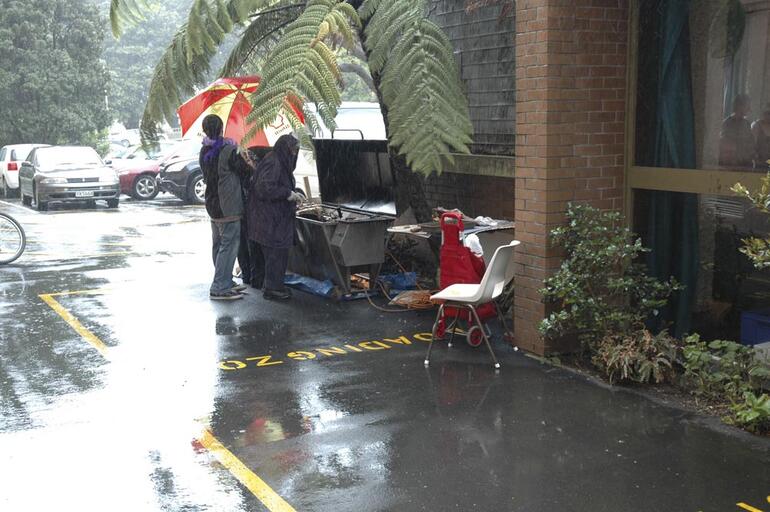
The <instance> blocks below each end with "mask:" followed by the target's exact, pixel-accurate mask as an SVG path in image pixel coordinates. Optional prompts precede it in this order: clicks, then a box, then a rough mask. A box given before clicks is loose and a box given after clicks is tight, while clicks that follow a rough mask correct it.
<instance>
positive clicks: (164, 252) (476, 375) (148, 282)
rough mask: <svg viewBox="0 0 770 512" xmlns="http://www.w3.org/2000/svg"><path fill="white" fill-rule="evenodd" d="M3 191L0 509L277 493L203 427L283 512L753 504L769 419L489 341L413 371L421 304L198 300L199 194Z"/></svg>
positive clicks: (182, 507) (769, 454) (237, 499)
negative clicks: (763, 425) (78, 199)
mask: <svg viewBox="0 0 770 512" xmlns="http://www.w3.org/2000/svg"><path fill="white" fill-rule="evenodd" d="M0 210H3V211H8V212H9V213H11V214H12V215H14V216H15V217H17V218H18V219H19V220H20V221H21V222H22V223H23V225H24V227H25V229H26V230H27V233H28V237H29V245H28V252H27V253H26V254H25V255H24V256H22V258H21V259H20V260H19V261H18V262H17V263H16V264H15V265H14V266H11V267H7V268H0V301H1V302H2V306H3V307H2V317H1V320H0V399H1V401H0V453H2V466H1V467H2V468H3V471H2V473H3V478H2V486H0V510H9V511H17V510H18V511H22V510H78V511H90V510H94V511H96V510H98V511H103V510H127V511H128V510H131V511H144V510H148V511H156V510H158V511H203V510H211V511H251V510H255V511H262V510H291V508H288V509H287V508H282V505H280V504H279V505H275V504H273V505H270V504H269V502H268V505H265V503H264V501H265V500H264V499H263V500H262V501H261V500H260V499H258V497H257V496H255V494H254V492H253V486H249V485H248V484H244V483H241V482H239V480H238V478H242V477H243V474H244V473H240V476H239V473H238V470H237V467H236V468H235V469H234V466H237V464H235V465H234V464H233V463H232V460H231V461H230V463H228V462H227V459H226V457H225V458H224V459H223V458H222V457H218V456H217V452H216V450H213V449H212V448H211V444H212V443H211V437H213V438H215V439H216V440H217V441H218V442H220V443H221V444H222V446H223V448H224V449H226V450H227V451H228V452H229V453H231V454H232V455H233V456H234V458H235V459H236V460H237V461H239V462H240V463H242V465H243V467H244V469H245V471H246V472H248V473H250V474H253V475H255V476H256V477H258V478H259V479H261V480H260V481H261V482H262V484H264V486H266V487H267V488H268V489H270V490H272V491H273V492H274V493H276V494H277V495H279V496H281V497H282V498H283V499H284V500H285V501H286V503H288V504H289V505H287V506H290V507H293V509H295V510H298V511H304V510H307V511H335V512H336V511H391V510H398V511H411V510H415V511H416V510H428V511H434V510H435V511H438V510H441V511H443V510H463V511H464V510H482V511H498V510H500V511H503V510H510V511H545V510H574V511H603V510H607V511H610V510H612V511H616V510H629V511H630V510H661V511H667V510H671V511H679V510H682V511H685V510H691V511H693V512H695V511H698V510H701V511H704V512H705V511H724V510H741V509H740V508H739V507H738V506H737V503H739V502H745V503H747V504H752V505H753V506H754V507H755V508H756V509H758V510H765V511H766V512H767V511H770V502H768V501H767V496H768V494H770V444H769V443H768V441H767V440H766V439H758V438H752V437H751V436H749V435H746V434H742V433H739V432H737V431H734V430H733V429H730V428H728V427H720V426H718V423H717V422H714V421H710V420H704V419H702V418H699V417H697V416H693V415H691V414H689V413H685V412H682V411H679V410H676V409H671V408H668V407H664V406H661V405H658V404H656V403H653V402H651V401H649V400H647V399H645V398H643V397H640V396H638V395H635V394H632V393H629V392H627V391H624V390H619V389H612V388H609V387H607V386H603V385H599V384H596V383H594V382H592V381H590V380H588V379H586V378H584V377H581V376H578V375H575V374H573V373H570V372H567V371H564V370H559V369H555V368H551V367H548V366H544V365H541V364H539V363H538V362H536V361H534V360H532V359H529V358H527V357H525V356H523V355H522V354H520V353H514V352H513V351H512V350H510V349H509V348H508V347H506V346H504V345H503V344H502V343H499V344H498V346H497V351H498V355H499V356H500V357H501V360H502V362H503V370H502V371H501V372H500V373H497V374H496V373H494V372H493V371H492V370H491V369H490V367H489V366H490V365H489V364H488V355H486V354H485V353H484V352H483V351H481V350H476V349H471V348H470V347H467V346H462V345H456V346H455V347H454V348H452V349H451V350H447V349H446V348H445V347H443V346H440V347H439V349H438V351H437V352H436V354H435V357H434V359H433V361H432V366H431V368H430V369H425V368H424V367H423V366H422V359H423V356H424V350H425V348H426V346H427V339H428V338H427V336H428V335H427V334H426V333H428V332H429V331H430V326H431V320H432V319H431V315H430V313H414V312H410V313H407V314H385V313H382V312H379V311H376V310H374V309H373V308H371V307H370V306H369V305H368V304H367V303H366V302H365V301H363V302H361V301H359V302H351V303H341V304H337V303H332V302H328V301H324V300H321V299H318V298H316V297H311V296H307V295H304V294H301V293H295V299H294V300H293V301H291V302H289V303H274V302H266V301H264V300H263V299H262V297H261V295H259V294H257V293H253V292H252V293H250V295H249V296H248V297H247V298H246V299H245V300H243V301H239V302H238V303H232V304H221V303H211V302H210V301H209V299H208V296H207V290H208V281H209V279H210V277H211V276H210V274H211V271H212V269H211V262H210V252H209V248H208V244H209V243H210V242H209V240H210V235H209V226H208V222H207V218H206V215H205V210H203V209H202V208H200V207H191V206H185V205H183V204H181V203H180V202H178V201H175V200H169V199H159V200H155V201H151V202H148V203H137V202H132V201H126V202H124V203H122V204H121V206H120V209H119V210H117V211H113V210H107V209H106V208H104V207H100V208H98V209H97V210H91V211H89V210H81V209H79V208H78V207H68V208H66V209H53V210H52V211H50V212H46V213H44V214H38V213H36V212H33V211H31V210H28V209H26V208H22V207H20V206H18V203H12V204H10V205H9V204H8V203H5V202H0ZM41 295H43V296H46V295H49V296H51V297H52V298H53V299H54V300H55V302H56V303H57V304H59V305H60V307H61V311H56V310H54V308H52V307H51V306H50V305H49V304H46V302H44V301H43V300H42V299H41V297H40V296H41ZM67 314H69V315H71V317H72V319H74V321H75V322H77V324H79V325H80V326H81V327H82V330H83V332H88V333H91V335H92V336H94V338H95V339H97V340H98V341H100V342H102V343H103V344H104V350H103V351H102V352H100V351H98V350H96V349H95V348H94V346H93V345H92V344H89V343H88V342H87V340H85V339H84V336H83V332H78V331H77V330H76V329H75V328H73V325H72V323H70V324H68V323H67V321H66V319H65V316H66V315H67ZM62 315H65V316H62ZM207 432H208V433H209V434H206V433H207ZM207 435H210V436H211V437H207ZM219 454H220V455H221V451H220V452H219ZM223 460H224V461H225V462H223ZM255 485H256V484H255Z"/></svg>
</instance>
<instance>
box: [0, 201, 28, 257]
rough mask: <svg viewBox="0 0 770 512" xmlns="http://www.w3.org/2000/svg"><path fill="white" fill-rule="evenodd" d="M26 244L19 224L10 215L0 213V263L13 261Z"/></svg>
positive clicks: (25, 238)
mask: <svg viewBox="0 0 770 512" xmlns="http://www.w3.org/2000/svg"><path fill="white" fill-rule="evenodd" d="M26 245H27V236H26V235H25V234H24V229H22V227H21V224H19V223H18V222H16V219H14V218H13V217H11V216H10V215H6V214H4V213H0V265H5V264H7V263H11V262H12V261H15V260H16V259H17V258H18V257H19V256H21V253H23V252H24V247H26Z"/></svg>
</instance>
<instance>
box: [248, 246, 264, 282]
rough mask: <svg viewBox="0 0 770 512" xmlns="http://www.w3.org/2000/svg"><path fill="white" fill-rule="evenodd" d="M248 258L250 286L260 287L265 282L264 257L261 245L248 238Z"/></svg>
mask: <svg viewBox="0 0 770 512" xmlns="http://www.w3.org/2000/svg"><path fill="white" fill-rule="evenodd" d="M249 259H250V261H251V287H252V288H257V289H261V288H262V286H263V285H264V284H265V257H264V255H263V254H262V247H261V246H260V245H259V244H258V243H257V242H255V241H253V240H249Z"/></svg>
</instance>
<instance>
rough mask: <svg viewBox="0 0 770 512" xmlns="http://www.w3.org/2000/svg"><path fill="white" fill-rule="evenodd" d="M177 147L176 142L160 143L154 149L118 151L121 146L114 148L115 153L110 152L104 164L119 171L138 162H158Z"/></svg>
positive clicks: (125, 149) (130, 147) (128, 148)
mask: <svg viewBox="0 0 770 512" xmlns="http://www.w3.org/2000/svg"><path fill="white" fill-rule="evenodd" d="M177 145H178V141H166V140H164V141H161V142H159V143H158V144H157V145H155V146H154V147H147V148H144V147H142V146H141V145H137V146H129V147H127V148H123V151H121V150H120V148H122V146H116V148H117V149H116V150H115V151H110V152H109V153H107V155H106V156H105V157H104V163H105V164H107V165H109V166H110V167H112V168H113V169H117V170H120V169H122V168H123V167H126V166H130V165H136V164H137V163H138V162H146V161H148V160H160V159H162V158H163V157H165V156H166V155H168V154H169V153H170V152H171V151H173V149H174V148H175V147H176V146H177Z"/></svg>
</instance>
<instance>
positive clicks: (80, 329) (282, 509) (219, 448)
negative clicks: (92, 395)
mask: <svg viewBox="0 0 770 512" xmlns="http://www.w3.org/2000/svg"><path fill="white" fill-rule="evenodd" d="M107 291H111V289H110V288H101V289H96V290H78V291H68V292H58V293H44V294H41V295H38V297H40V299H42V300H43V302H45V303H46V304H48V306H50V307H51V309H53V310H54V311H56V313H57V314H58V315H59V316H60V317H62V319H63V320H64V321H65V322H67V323H68V324H69V325H70V327H72V328H73V329H75V332H77V333H78V334H79V335H80V336H81V337H82V338H83V339H84V340H86V341H87V342H88V343H89V344H90V345H91V346H93V347H94V348H95V349H96V350H98V351H99V353H100V354H101V355H102V356H103V357H104V358H105V359H109V358H108V354H109V347H108V346H107V345H105V344H104V342H103V341H102V340H100V339H99V337H98V336H96V335H95V334H94V333H92V332H91V331H89V330H88V328H86V326H84V325H83V324H82V323H80V321H79V320H78V319H77V318H75V316H74V315H73V314H72V313H70V312H69V311H67V310H66V309H65V308H64V306H62V305H61V304H59V302H58V301H57V300H56V299H54V297H60V296H66V295H99V294H102V293H105V292H107ZM198 441H200V443H201V444H202V445H203V446H204V447H205V448H206V449H207V450H208V451H209V452H211V454H212V455H214V456H215V457H216V459H217V460H218V461H219V462H220V463H221V464H222V465H223V466H225V467H226V468H227V470H228V471H230V473H231V474H232V475H233V476H234V477H235V478H236V479H237V480H238V481H239V482H241V483H242V484H243V485H245V486H246V488H248V489H249V490H250V491H251V492H252V493H254V496H256V497H257V499H259V501H261V502H262V503H263V504H264V505H265V506H266V507H267V508H268V510H270V512H296V511H295V510H294V508H292V506H291V505H289V504H288V503H286V501H284V499H283V498H281V497H280V496H279V495H278V494H276V492H275V491H273V490H272V489H271V488H270V486H268V485H267V484H266V483H265V482H264V481H263V480H262V479H261V478H259V477H258V476H257V475H255V474H254V473H253V472H252V471H251V470H250V469H249V468H247V467H246V466H245V465H244V464H243V463H242V462H241V461H240V460H239V459H238V457H236V456H235V455H233V454H232V452H230V451H229V450H228V449H227V448H225V447H224V446H223V445H222V443H220V442H219V441H218V440H217V438H215V437H214V435H213V434H212V433H211V431H209V430H208V429H207V430H205V431H204V433H203V436H202V437H201V438H200V439H198Z"/></svg>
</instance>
